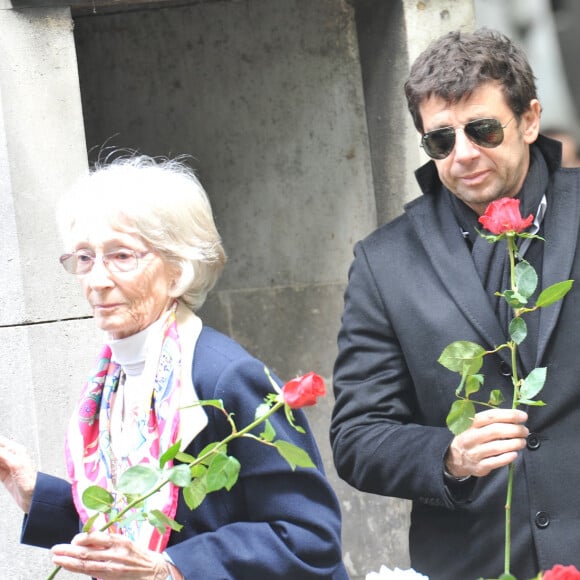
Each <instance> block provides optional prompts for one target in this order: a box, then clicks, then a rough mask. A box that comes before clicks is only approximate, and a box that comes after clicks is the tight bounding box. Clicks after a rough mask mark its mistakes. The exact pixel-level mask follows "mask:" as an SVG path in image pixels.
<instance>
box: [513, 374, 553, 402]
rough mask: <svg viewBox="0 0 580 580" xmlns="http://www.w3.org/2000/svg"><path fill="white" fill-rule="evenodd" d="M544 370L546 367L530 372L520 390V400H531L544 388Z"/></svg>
mask: <svg viewBox="0 0 580 580" xmlns="http://www.w3.org/2000/svg"><path fill="white" fill-rule="evenodd" d="M546 370H547V369H546V367H538V368H536V369H534V370H533V371H531V372H530V374H529V375H528V376H527V377H526V378H525V380H524V382H523V383H522V386H521V388H520V393H519V398H520V399H533V398H534V397H535V396H536V395H537V394H538V393H539V392H540V391H541V390H542V389H543V388H544V383H545V382H546Z"/></svg>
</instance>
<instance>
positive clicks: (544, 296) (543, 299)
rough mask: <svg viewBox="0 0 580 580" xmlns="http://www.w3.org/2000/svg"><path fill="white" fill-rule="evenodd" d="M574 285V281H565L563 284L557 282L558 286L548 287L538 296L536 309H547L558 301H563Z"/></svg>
mask: <svg viewBox="0 0 580 580" xmlns="http://www.w3.org/2000/svg"><path fill="white" fill-rule="evenodd" d="M572 284H574V280H564V281H563V282H556V284H552V285H551V286H548V287H547V288H546V289H545V290H542V292H541V293H540V295H539V296H538V301H537V302H536V307H537V308H545V307H546V306H550V305H551V304H554V302H558V300H561V299H562V298H564V296H566V294H568V292H569V291H570V289H571V288H572Z"/></svg>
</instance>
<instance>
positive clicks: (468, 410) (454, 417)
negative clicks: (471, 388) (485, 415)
mask: <svg viewBox="0 0 580 580" xmlns="http://www.w3.org/2000/svg"><path fill="white" fill-rule="evenodd" d="M473 417H475V405H474V404H473V403H472V402H471V401H468V400H465V399H459V400H458V401H454V403H453V405H451V409H450V410H449V413H448V415H447V419H446V423H447V427H448V428H449V430H450V431H451V433H453V434H454V435H459V434H460V433H463V431H465V430H466V429H469V427H471V424H472V423H473Z"/></svg>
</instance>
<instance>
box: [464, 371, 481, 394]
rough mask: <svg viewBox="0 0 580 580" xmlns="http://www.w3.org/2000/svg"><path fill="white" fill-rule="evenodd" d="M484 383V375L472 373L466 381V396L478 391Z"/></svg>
mask: <svg viewBox="0 0 580 580" xmlns="http://www.w3.org/2000/svg"><path fill="white" fill-rule="evenodd" d="M481 385H483V375H470V376H469V377H467V380H466V381H465V396H466V397H467V398H469V395H473V394H474V393H477V392H478V391H479V389H480V388H481Z"/></svg>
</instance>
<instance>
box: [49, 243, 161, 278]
mask: <svg viewBox="0 0 580 580" xmlns="http://www.w3.org/2000/svg"><path fill="white" fill-rule="evenodd" d="M149 253H150V252H149V250H145V251H144V252H135V251H134V250H126V249H123V250H115V251H114V252H108V253H106V254H101V260H102V261H103V265H104V266H105V268H107V270H109V272H131V270H136V269H137V268H138V267H139V260H140V259H141V258H143V257H144V256H146V255H147V254H149ZM96 259H97V257H96V256H95V255H94V254H91V253H90V252H87V251H86V250H79V251H77V252H72V253H71V254H63V255H62V256H61V257H60V263H61V264H62V265H63V267H64V269H65V270H66V271H67V272H69V273H70V274H76V275H77V276H83V275H84V274H88V273H89V272H90V271H91V270H92V269H93V266H94V265H95V261H96Z"/></svg>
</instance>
